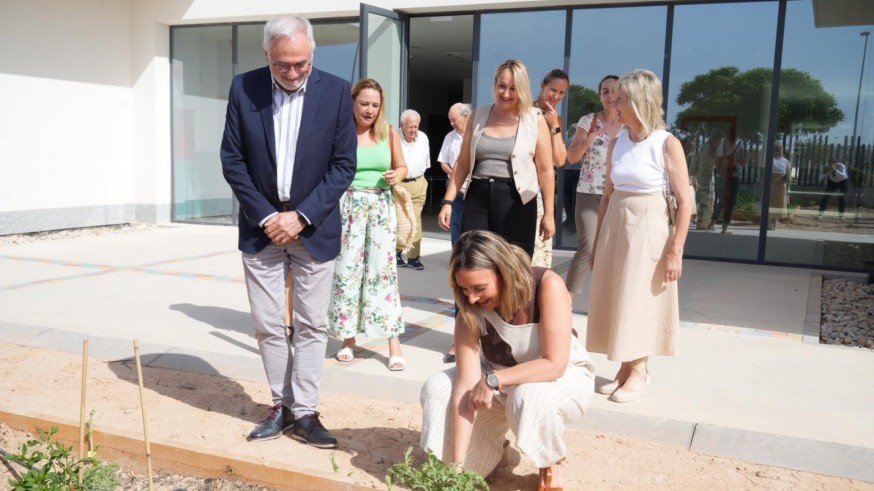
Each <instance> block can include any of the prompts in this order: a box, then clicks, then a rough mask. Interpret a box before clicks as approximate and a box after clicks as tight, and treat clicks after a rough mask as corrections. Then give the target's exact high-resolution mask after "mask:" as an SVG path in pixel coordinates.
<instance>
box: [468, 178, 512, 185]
mask: <svg viewBox="0 0 874 491" xmlns="http://www.w3.org/2000/svg"><path fill="white" fill-rule="evenodd" d="M487 182H488V183H497V184H511V183H512V182H513V178H512V177H474V178H473V179H471V180H470V183H471V184H477V183H483V184H485V183H487Z"/></svg>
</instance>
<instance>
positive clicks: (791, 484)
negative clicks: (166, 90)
mask: <svg viewBox="0 0 874 491" xmlns="http://www.w3.org/2000/svg"><path fill="white" fill-rule="evenodd" d="M80 364H81V357H80V356H76V355H72V354H67V353H59V352H54V351H48V350H40V349H35V348H30V347H22V346H17V345H11V344H4V343H0V408H4V409H6V410H9V411H10V412H14V413H16V414H26V415H36V416H39V417H43V418H51V417H56V418H60V419H62V420H65V421H78V412H79V391H80V380H79V378H80V376H81V368H80ZM143 370H144V374H143V377H144V381H145V386H146V404H147V407H148V409H149V425H150V437H151V441H152V444H153V459H154V458H155V457H156V455H155V454H156V452H155V450H154V449H155V443H156V442H162V443H163V444H167V445H177V446H180V447H186V448H189V449H192V448H193V449H197V448H200V449H203V451H204V452H210V453H212V454H219V455H227V456H228V457H232V458H235V459H245V460H248V461H251V462H255V463H258V464H261V465H263V466H265V468H283V469H290V470H293V471H295V472H300V473H308V474H311V475H318V476H321V477H325V476H327V477H330V478H335V479H336V480H337V486H336V487H330V488H323V489H338V488H341V487H342V486H343V483H347V484H352V485H360V486H365V487H370V488H374V489H385V484H383V480H384V478H385V475H386V472H387V470H388V468H389V467H390V466H391V465H392V464H394V463H396V462H400V461H402V459H403V454H404V451H405V450H406V449H407V448H408V447H417V444H418V440H419V435H420V433H419V432H420V429H421V418H422V413H421V409H420V408H419V407H418V405H415V404H400V403H391V402H386V401H382V400H376V399H369V398H361V397H352V396H345V395H340V394H324V395H323V398H322V404H321V411H322V416H323V419H322V420H323V422H324V423H325V425H326V426H327V427H328V428H329V429H331V430H332V431H333V432H334V434H335V435H336V436H337V438H338V439H339V440H340V447H339V448H337V449H336V450H335V451H325V450H317V449H314V448H312V447H308V446H306V445H302V444H300V443H298V442H296V441H294V440H292V439H291V438H288V437H284V438H279V439H277V440H271V441H267V442H258V443H250V442H246V441H245V435H246V434H247V433H248V432H249V430H251V428H252V426H253V425H254V424H256V423H257V422H258V421H259V420H260V419H262V418H263V416H264V414H265V413H266V409H267V406H268V404H269V402H270V401H269V399H270V397H269V389H268V388H267V387H266V385H264V384H255V383H249V382H244V381H235V380H230V379H227V378H223V377H219V376H214V375H203V374H197V373H190V372H184V371H179V370H170V369H160V368H149V367H144V369H143ZM88 380H89V383H88V408H89V409H94V410H95V411H96V415H95V417H94V425H95V431H103V432H107V433H109V432H112V433H118V434H124V435H141V434H142V421H141V418H140V409H139V396H138V389H137V385H136V371H135V366H133V363H132V362H130V361H104V360H96V359H91V361H90V362H89V367H88ZM49 387H50V388H51V390H46V388H49ZM31 431H33V430H32V429H31ZM21 438H26V436H22V435H21V433H20V432H15V431H11V430H10V429H9V428H5V429H4V428H3V427H2V426H0V448H4V449H6V450H13V449H14V448H16V447H17V446H18V445H20V439H21ZM16 439H17V440H16ZM565 440H566V443H567V445H568V448H569V455H568V465H567V466H566V479H567V482H566V484H565V489H569V490H579V489H654V488H656V489H708V488H714V489H752V488H757V489H776V490H790V489H791V490H797V489H802V490H814V489H850V490H874V483H866V482H863V481H858V480H851V479H846V478H839V477H832V476H824V475H819V474H813V473H810V472H802V471H796V470H790V469H782V468H777V467H770V466H764V465H757V464H751V463H746V462H742V461H738V460H732V459H726V458H720V457H712V456H708V455H701V454H695V453H692V452H689V451H687V450H684V449H677V448H671V447H665V446H661V445H654V444H649V443H644V442H639V441H634V440H629V439H625V438H621V437H617V436H614V435H609V434H597V433H588V432H584V431H576V430H569V431H568V432H567V433H566V438H565ZM16 442H18V443H16ZM95 443H96V444H97V445H102V444H103V442H100V441H95ZM100 453H101V454H102V455H104V456H106V455H108V452H105V451H103V450H101V451H100ZM415 455H416V456H417V457H418V458H419V459H421V456H422V453H421V452H420V451H418V450H417V451H416V453H415ZM157 457H160V456H157ZM121 464H122V465H123V466H125V467H126V468H127V469H126V470H125V471H124V472H125V473H126V474H125V475H130V476H131V480H130V481H128V482H127V484H125V485H124V486H122V488H121V489H125V490H128V489H130V490H134V489H145V487H144V484H143V483H144V481H142V480H133V478H134V477H135V476H140V477H141V476H142V475H143V474H144V472H143V471H142V466H140V467H141V468H137V466H136V465H134V464H132V463H131V462H121ZM2 468H3V466H2V465H0V469H2ZM191 468H192V469H195V468H196V466H194V465H192V466H191ZM155 470H156V472H160V471H161V469H160V468H156V469H155ZM179 471H181V472H183V473H184V469H176V471H174V472H179ZM7 472H8V471H7ZM332 476H333V477H332ZM216 477H219V476H213V478H212V479H197V478H191V477H183V476H164V477H159V478H158V479H160V480H161V481H160V484H159V486H162V487H158V488H157V489H161V490H173V491H176V490H225V489H243V490H265V489H268V488H265V487H258V486H251V487H246V486H247V485H244V484H242V483H237V482H232V481H227V480H222V479H216ZM158 479H156V482H158ZM189 479H191V480H189ZM488 481H489V483H490V485H491V486H492V489H494V490H498V491H504V490H526V491H527V490H531V489H536V483H537V472H536V469H535V468H534V466H533V465H532V464H531V462H530V461H529V460H528V459H527V458H526V457H524V456H523V455H521V454H519V452H518V451H517V450H515V449H513V447H512V446H510V447H509V450H508V452H507V454H506V455H505V457H504V459H503V461H502V462H501V464H500V466H499V467H498V469H497V470H496V471H495V472H494V473H493V474H492V475H491V476H489V478H488ZM0 482H5V477H3V481H0ZM287 489H295V488H294V487H288V488H287ZM297 489H301V488H299V487H298V488H297Z"/></svg>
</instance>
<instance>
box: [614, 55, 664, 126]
mask: <svg viewBox="0 0 874 491" xmlns="http://www.w3.org/2000/svg"><path fill="white" fill-rule="evenodd" d="M616 89H617V90H621V91H622V93H623V94H625V96H626V97H627V98H628V103H629V104H630V105H631V109H632V110H634V115H635V116H636V117H637V120H638V121H640V122H641V124H643V130H644V133H645V134H644V137H647V136H649V134H650V133H652V131H653V130H657V129H664V128H665V119H664V115H665V111H664V109H663V108H662V83H661V81H660V80H659V78H658V77H657V76H656V74H655V73H653V72H651V71H649V70H646V69H643V68H638V69H636V70H632V71H630V72H628V73H626V74H625V75H623V76H621V77H619V80H618V81H617V82H616Z"/></svg>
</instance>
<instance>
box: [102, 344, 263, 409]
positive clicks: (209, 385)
mask: <svg viewBox="0 0 874 491" xmlns="http://www.w3.org/2000/svg"><path fill="white" fill-rule="evenodd" d="M140 360H141V363H142V367H143V386H144V387H145V388H147V389H149V390H154V391H155V392H158V393H159V394H161V395H163V396H166V397H169V398H171V399H175V400H177V401H179V402H182V403H185V404H188V405H189V406H191V407H194V408H197V409H200V410H203V411H211V412H217V413H221V414H226V415H228V416H231V417H234V418H239V419H242V420H245V421H249V422H252V423H259V422H261V420H262V419H264V414H266V412H267V409H268V407H267V406H265V405H263V404H258V403H256V402H254V401H253V400H252V397H251V396H250V395H249V394H247V393H246V391H245V390H244V389H243V386H241V385H240V384H239V383H238V382H236V381H235V380H233V379H230V378H227V377H225V376H223V375H222V374H221V373H219V372H218V371H217V370H216V369H215V368H213V366H212V365H210V364H209V363H207V362H206V361H204V360H202V359H201V358H198V357H196V356H191V355H186V354H177V353H149V354H142V355H140ZM156 364H159V365H160V366H155V365H156ZM107 366H108V367H109V369H110V370H112V372H113V373H115V375H116V376H117V377H118V378H119V380H123V381H125V382H130V383H131V384H134V385H138V383H137V365H136V361H134V359H133V358H125V359H122V360H114V361H110V362H108V363H107ZM168 372H175V373H174V374H175V375H178V376H176V377H169V376H167V374H168ZM216 394H222V397H216Z"/></svg>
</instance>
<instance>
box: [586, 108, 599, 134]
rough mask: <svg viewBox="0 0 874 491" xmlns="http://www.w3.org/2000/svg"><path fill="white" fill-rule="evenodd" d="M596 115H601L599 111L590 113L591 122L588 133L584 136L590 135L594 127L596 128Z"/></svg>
mask: <svg viewBox="0 0 874 491" xmlns="http://www.w3.org/2000/svg"><path fill="white" fill-rule="evenodd" d="M598 114H601V111H595V112H593V113H592V122H591V123H589V132H588V133H587V134H586V136H589V135H591V134H592V132H594V131H595V126H598Z"/></svg>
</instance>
